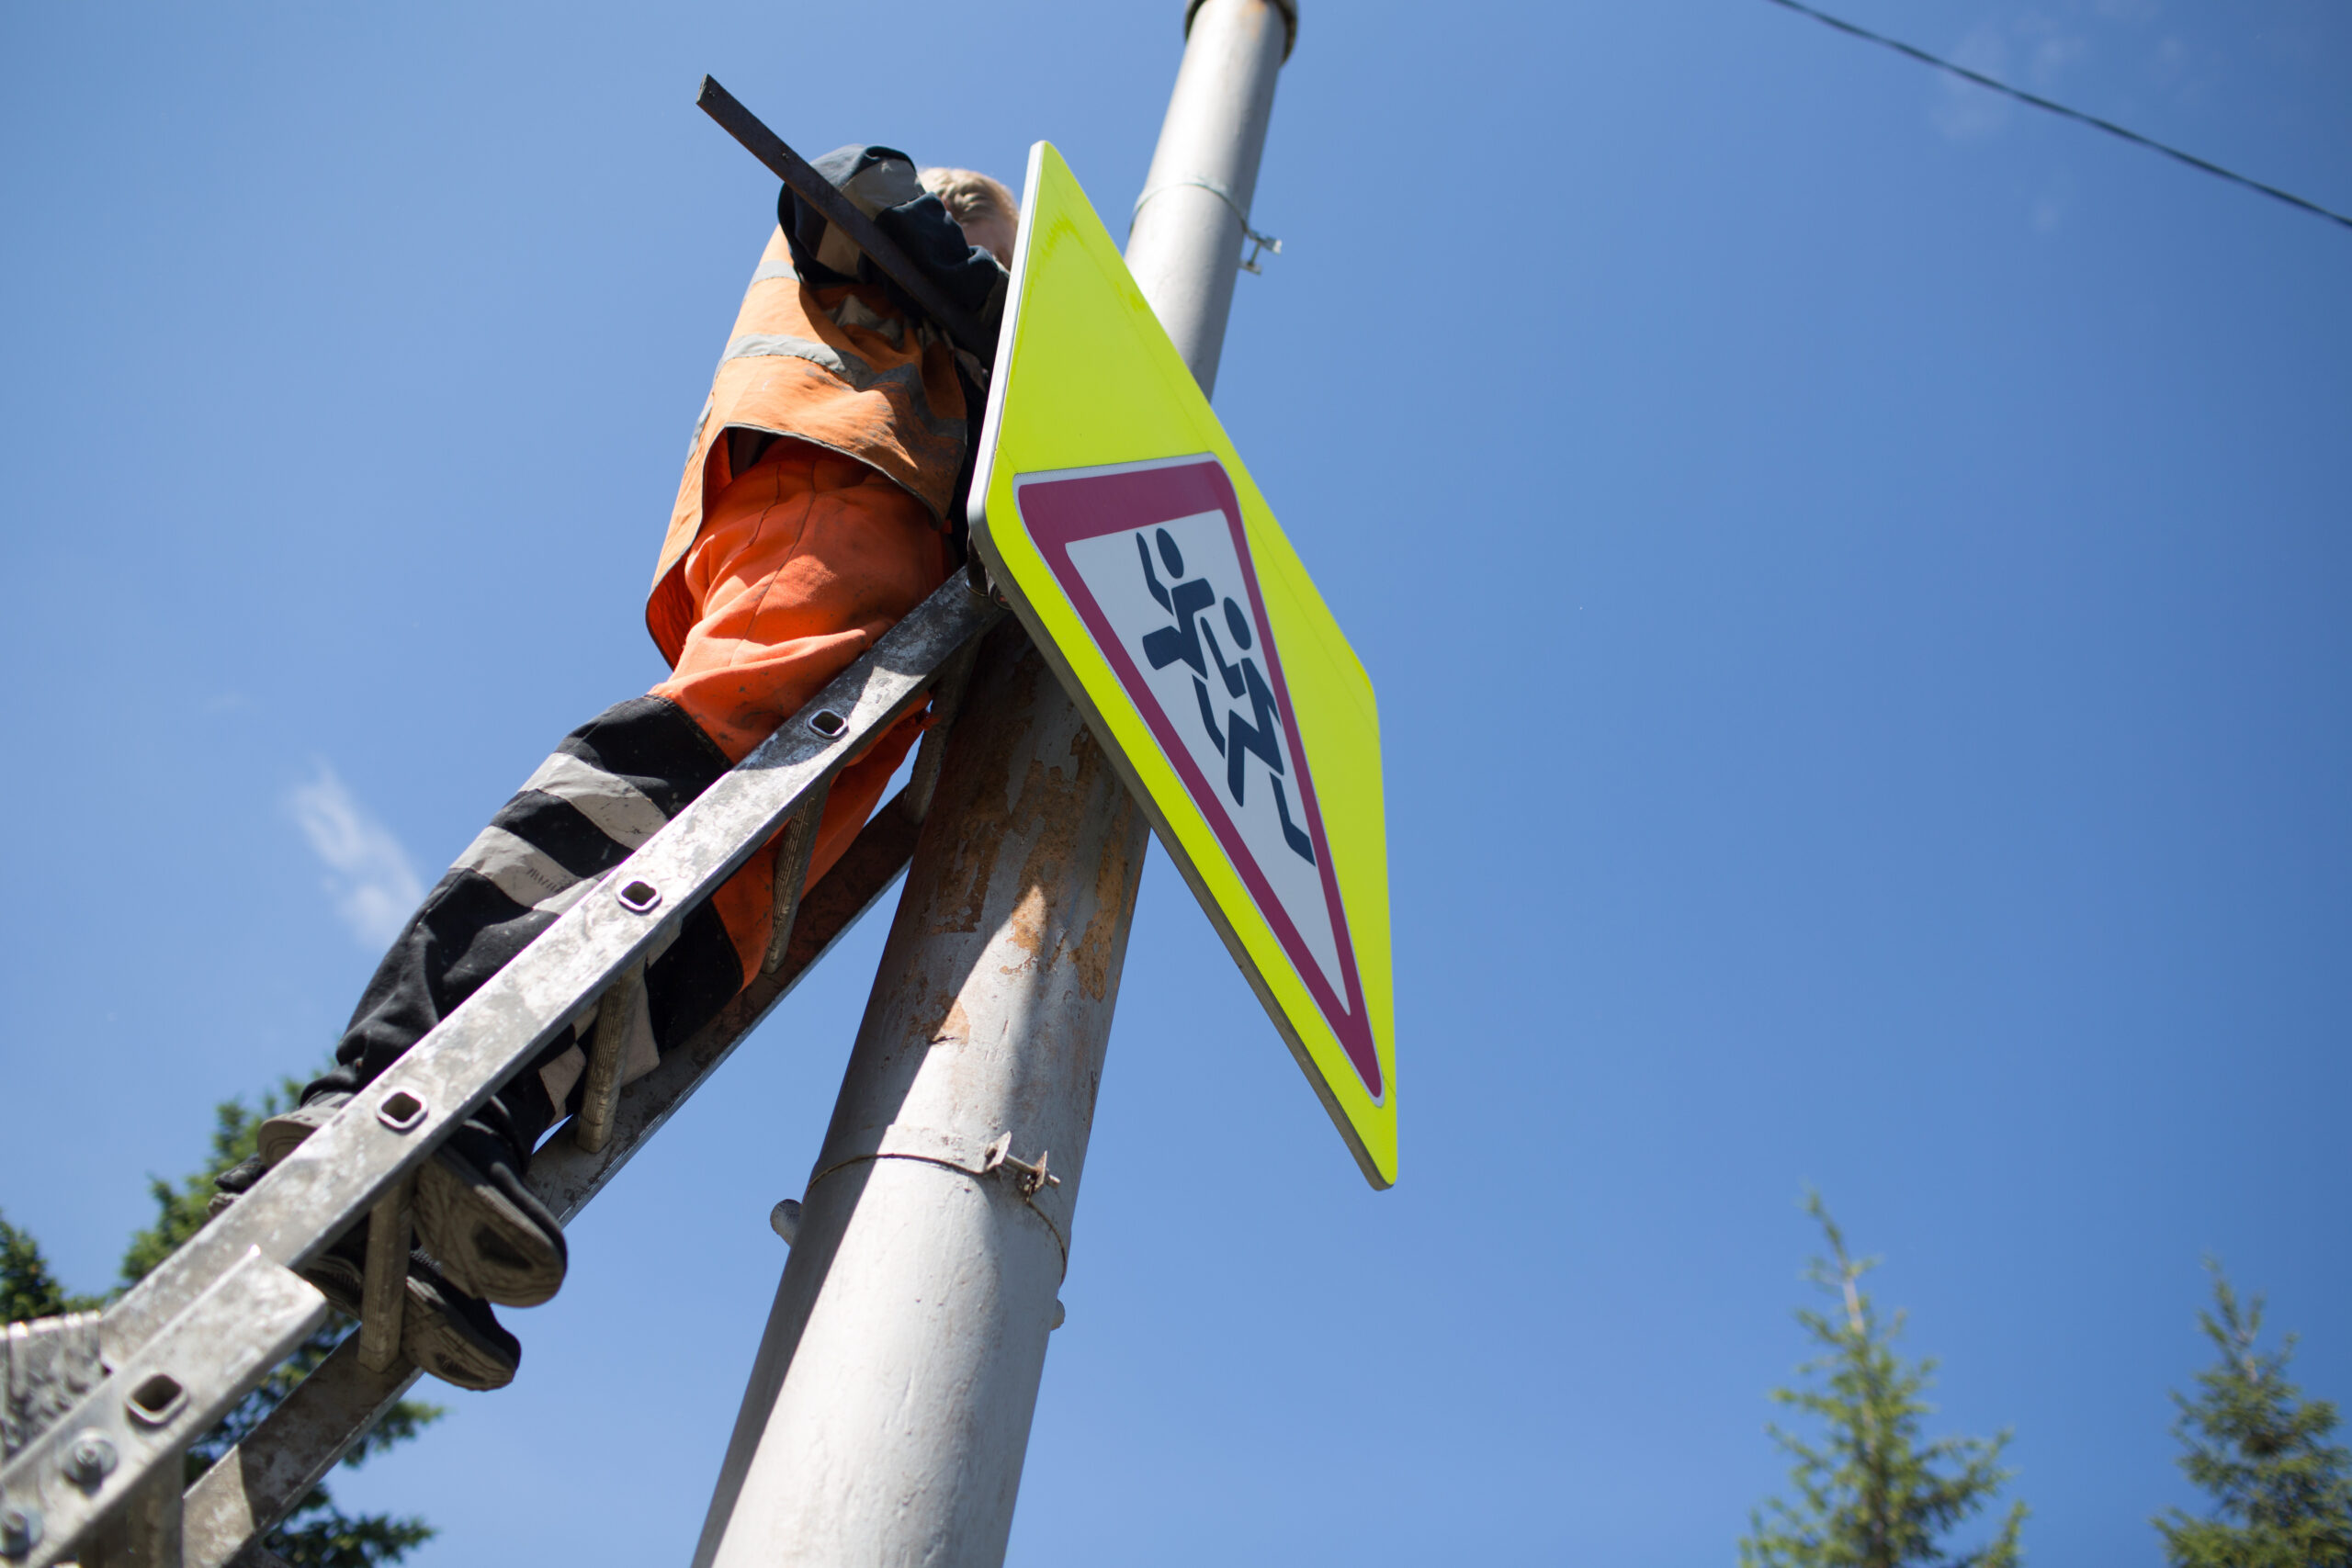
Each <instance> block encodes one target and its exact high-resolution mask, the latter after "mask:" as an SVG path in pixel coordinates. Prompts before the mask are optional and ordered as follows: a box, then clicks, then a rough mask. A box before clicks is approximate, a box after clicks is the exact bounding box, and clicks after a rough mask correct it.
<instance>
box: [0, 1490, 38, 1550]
mask: <svg viewBox="0 0 2352 1568" xmlns="http://www.w3.org/2000/svg"><path fill="white" fill-rule="evenodd" d="M39 1545H40V1509H39V1508H36V1507H33V1506H31V1505H29V1504H19V1503H11V1504H10V1505H9V1506H6V1507H5V1508H0V1557H22V1556H24V1555H25V1554H26V1553H27V1552H29V1551H32V1549H33V1548H34V1547H36V1546H39Z"/></svg>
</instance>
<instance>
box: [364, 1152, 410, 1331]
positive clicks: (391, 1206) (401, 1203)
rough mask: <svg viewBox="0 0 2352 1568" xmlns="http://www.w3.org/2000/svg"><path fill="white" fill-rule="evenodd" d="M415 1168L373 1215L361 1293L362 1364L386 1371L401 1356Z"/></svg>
mask: <svg viewBox="0 0 2352 1568" xmlns="http://www.w3.org/2000/svg"><path fill="white" fill-rule="evenodd" d="M415 1191H416V1174H415V1172H413V1171H412V1172H410V1173H409V1174H408V1175H406V1176H403V1177H401V1179H399V1180H398V1181H395V1182H393V1183H392V1190H390V1192H387V1193H385V1194H384V1195H383V1196H382V1197H381V1198H379V1199H378V1200H376V1206H375V1207H374V1208H373V1209H371V1210H369V1211H368V1273H367V1277H366V1279H365V1280H364V1281H363V1282H362V1284H361V1286H360V1291H359V1305H360V1318H359V1364H360V1365H361V1366H363V1367H366V1368H367V1369H368V1371H377V1372H380V1371H387V1370H389V1369H390V1367H391V1365H392V1363H393V1362H395V1361H397V1360H399V1359H401V1311H402V1309H403V1308H404V1307H405V1306H406V1304H407V1302H408V1247H409V1228H410V1225H409V1205H410V1201H411V1199H412V1198H413V1196H414V1194H415Z"/></svg>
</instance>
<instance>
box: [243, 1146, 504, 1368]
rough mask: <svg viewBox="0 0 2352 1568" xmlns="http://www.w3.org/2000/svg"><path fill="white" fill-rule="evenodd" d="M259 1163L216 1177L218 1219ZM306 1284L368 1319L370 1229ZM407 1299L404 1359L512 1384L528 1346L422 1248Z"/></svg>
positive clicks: (332, 1254)
mask: <svg viewBox="0 0 2352 1568" xmlns="http://www.w3.org/2000/svg"><path fill="white" fill-rule="evenodd" d="M266 1169H267V1168H266V1166H265V1165H264V1164H263V1162H262V1160H261V1157H260V1156H254V1157H253V1158H250V1159H247V1160H244V1161H243V1162H241V1163H240V1164H237V1165H234V1166H232V1167H231V1168H228V1169H227V1170H224V1171H222V1172H221V1173H220V1175H219V1176H217V1177H215V1178H213V1185H214V1186H215V1187H217V1188H219V1189H220V1190H219V1191H218V1192H216V1193H215V1194H214V1195H213V1198H212V1205H211V1212H212V1213H214V1214H219V1213H221V1212H222V1211H223V1210H225V1209H227V1208H228V1207H229V1206H230V1205H231V1204H232V1203H234V1202H235V1201H237V1199H238V1198H239V1197H240V1196H242V1195H243V1193H244V1192H246V1191H247V1190H250V1189H251V1188H252V1187H253V1184H254V1182H256V1181H259V1180H260V1179H262V1177H263V1176H264V1175H265V1174H266ZM300 1273H301V1276H302V1278H303V1279H305V1280H309V1281H310V1282H311V1284H312V1285H315V1286H316V1287H318V1291H319V1293H320V1294H321V1295H322V1296H324V1297H326V1299H327V1304H328V1305H330V1306H332V1307H334V1309H335V1310H336V1311H337V1312H339V1313H341V1314H344V1315H345V1317H349V1318H352V1319H354V1320H356V1319H358V1318H359V1317H361V1316H363V1315H364V1313H365V1308H364V1303H365V1300H366V1287H367V1280H368V1222H367V1221H366V1220H362V1221H360V1222H359V1223H358V1224H356V1225H354V1226H353V1227H352V1228H351V1229H350V1230H349V1231H348V1232H347V1233H345V1235H344V1236H343V1237H342V1239H340V1240H339V1241H337V1242H336V1243H335V1244H334V1246H332V1247H328V1248H327V1249H326V1250H325V1251H324V1252H322V1253H321V1254H319V1255H318V1256H317V1257H316V1258H312V1259H311V1261H310V1262H309V1263H307V1264H305V1265H303V1266H302V1268H301V1269H300ZM407 1288H408V1297H407V1300H406V1301H405V1302H403V1303H401V1354H402V1355H403V1356H406V1357H407V1358H408V1359H410V1360H411V1361H412V1362H413V1363H414V1364H415V1365H416V1366H418V1367H420V1368H422V1369H423V1370H424V1371H428V1372H431V1373H432V1374H433V1375H434V1376H435V1377H437V1378H439V1379H440V1380H441V1381H442V1382H447V1383H452V1384H455V1385H456V1386H457V1387H458V1388H465V1389H474V1390H477V1391H482V1392H487V1391H488V1390H491V1389H494V1388H504V1387H505V1386H506V1385H507V1384H508V1383H510V1382H514V1381H515V1369H516V1368H517V1367H518V1366H520V1365H521V1364H522V1360H523V1346H522V1343H521V1342H520V1341H519V1340H517V1339H516V1338H515V1336H513V1335H512V1334H509V1333H508V1332H507V1331H506V1330H505V1329H504V1328H503V1327H502V1326H500V1325H499V1321H498V1319H497V1317H496V1315H495V1314H492V1312H491V1310H490V1303H488V1302H485V1301H482V1300H481V1299H479V1298H477V1297H474V1296H469V1295H468V1294H466V1293H465V1292H462V1291H460V1290H458V1289H457V1288H456V1287H455V1286H453V1285H451V1284H450V1283H449V1282H448V1280H447V1279H446V1278H444V1277H443V1275H442V1273H441V1271H440V1270H439V1269H435V1267H434V1266H433V1260H432V1259H431V1258H428V1257H426V1256H425V1254H424V1250H423V1249H422V1248H418V1249H414V1250H412V1251H411V1252H410V1253H409V1255H408V1280H407Z"/></svg>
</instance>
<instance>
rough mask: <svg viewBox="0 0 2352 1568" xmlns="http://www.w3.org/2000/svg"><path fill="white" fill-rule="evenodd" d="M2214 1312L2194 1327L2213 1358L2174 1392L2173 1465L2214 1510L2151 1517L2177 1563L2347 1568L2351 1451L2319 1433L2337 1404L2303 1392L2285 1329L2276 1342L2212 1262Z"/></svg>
mask: <svg viewBox="0 0 2352 1568" xmlns="http://www.w3.org/2000/svg"><path fill="white" fill-rule="evenodd" d="M2205 1267H2206V1268H2207V1269H2211V1271H2212V1275H2213V1310H2212V1311H2211V1312H2200V1313H2199V1314H2197V1322H2198V1325H2199V1327H2201V1328H2202V1329H2204V1331H2205V1337H2207V1338H2209V1339H2211V1341H2212V1342H2213V1346H2214V1348H2216V1349H2217V1350H2219V1351H2220V1352H2221V1359H2220V1360H2218V1361H2216V1362H2215V1363H2214V1364H2213V1365H2212V1366H2211V1367H2209V1368H2207V1369H2206V1370H2205V1371H2201V1372H2199V1373H2198V1374H2197V1382H2198V1385H2199V1393H2198V1395H2197V1397H2196V1398H2194V1399H2190V1398H2188V1396H2187V1395H2185V1394H2180V1393H2175V1394H2174V1395H2173V1396H2172V1398H2173V1403H2174V1404H2176V1405H2177V1406H2179V1408H2180V1417H2179V1419H2178V1420H2177V1421H2175V1422H2174V1423H2173V1434H2174V1436H2176V1437H2177V1438H2179V1439H2180V1441H2181V1446H2182V1447H2184V1448H2185V1449H2187V1450H2188V1452H2187V1453H2184V1454H2183V1455H2181V1457H2180V1468H2181V1469H2182V1470H2183V1471H2185V1472H2188V1479H2189V1480H2191V1481H2193V1482H2195V1483H2197V1484H2198V1486H2199V1487H2200V1488H2201V1489H2202V1490H2204V1491H2205V1492H2206V1493H2208V1494H2210V1495H2211V1497H2212V1499H2213V1512H2214V1517H2211V1518H2205V1519H2200V1518H2195V1517H2191V1516H2189V1515H2188V1514H2185V1513H2183V1512H2181V1511H2180V1510H2179V1509H2178V1508H2174V1509H2171V1510H2169V1511H2168V1512H2167V1513H2165V1514H2164V1515H2161V1516H2159V1517H2157V1518H2156V1519H2155V1520H2154V1524H2155V1527H2156V1529H2158V1530H2159V1531H2161V1532H2162V1533H2163V1535H2164V1538H2165V1561H2166V1562H2171V1563H2173V1564H2175V1568H2352V1454H2347V1453H2346V1451H2345V1450H2344V1449H2343V1448H2342V1447H2340V1446H2338V1445H2336V1444H2334V1443H2330V1442H2329V1441H2327V1438H2328V1437H2329V1435H2330V1434H2332V1433H2333V1432H2334V1431H2335V1427H2336V1415H2335V1404H2333V1403H2331V1402H2330V1401H2327V1400H2324V1399H2312V1400H2306V1399H2304V1398H2303V1397H2302V1391H2301V1390H2300V1389H2298V1388H2297V1387H2296V1386H2295V1385H2294V1384H2293V1383H2291V1382H2288V1381H2287V1362H2288V1360H2289V1359H2290V1358H2291V1357H2292V1356H2293V1355H2294V1353H2295V1336H2293V1335H2291V1334H2290V1335H2288V1336H2287V1337H2286V1338H2285V1339H2284V1340H2283V1341H2281V1342H2280V1345H2279V1348H2278V1349H2276V1350H2270V1351H2265V1350H2262V1349H2260V1348H2257V1346H2256V1340H2257V1339H2259V1338H2260V1337H2261V1334H2262V1298H2261V1297H2260V1296H2256V1297H2254V1298H2253V1299H2252V1300H2250V1301H2246V1302H2243V1303H2242V1302H2240V1301H2239V1299H2238V1294H2237V1292H2235V1291H2233V1290H2232V1289H2231V1288H2230V1281H2229V1280H2228V1279H2227V1278H2226V1277H2225V1276H2224V1275H2223V1274H2222V1267H2221V1265H2220V1264H2218V1263H2216V1262H2213V1261H2211V1259H2208V1260H2207V1262H2206V1265H2205Z"/></svg>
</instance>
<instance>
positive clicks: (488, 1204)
mask: <svg viewBox="0 0 2352 1568" xmlns="http://www.w3.org/2000/svg"><path fill="white" fill-rule="evenodd" d="M415 1213H416V1235H417V1240H418V1241H419V1242H420V1243H421V1244H422V1245H423V1246H424V1250H425V1251H427V1252H429V1253H431V1254H432V1255H433V1261H434V1262H435V1263H437V1264H439V1265H440V1267H441V1272H442V1274H443V1275H444V1276H445V1277H446V1278H447V1280H448V1281H449V1283H451V1284H452V1285H455V1286H456V1287H457V1288H458V1289H459V1290H461V1291H463V1292H466V1293H467V1294H468V1295H469V1296H480V1297H481V1299H482V1300H484V1301H486V1302H495V1303H498V1304H499V1305H500V1306H515V1307H528V1306H537V1305H538V1304H539V1303H542V1302H544V1301H547V1300H548V1299H549V1298H550V1297H552V1296H553V1295H554V1294H555V1293H556V1292H557V1291H559V1290H560V1289H562V1287H563V1274H564V1254H563V1252H562V1250H561V1243H560V1242H552V1243H551V1242H550V1241H549V1240H548V1234H547V1232H546V1231H545V1230H544V1229H543V1228H541V1226H540V1225H539V1224H538V1222H537V1221H536V1220H534V1219H533V1218H532V1217H531V1215H530V1214H529V1213H526V1211H525V1210H524V1209H522V1208H521V1207H520V1206H518V1205H517V1204H516V1203H515V1201H514V1200H513V1199H512V1198H510V1197H508V1196H507V1195H506V1194H505V1193H504V1192H503V1191H501V1190H499V1189H498V1187H497V1186H496V1185H495V1184H494V1183H492V1181H491V1180H490V1179H488V1178H487V1177H485V1176H483V1175H482V1173H481V1171H479V1170H477V1169H475V1168H474V1166H473V1164H472V1162H471V1161H469V1160H468V1159H467V1158H466V1157H465V1156H463V1155H460V1154H458V1153H457V1152H456V1151H455V1150H453V1149H448V1148H444V1149H442V1150H441V1152H440V1153H438V1154H436V1155H435V1156H433V1158H431V1159H430V1160H427V1161H426V1162H425V1164H424V1168H423V1169H422V1170H420V1171H418V1172H417V1177H416V1210H415Z"/></svg>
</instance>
